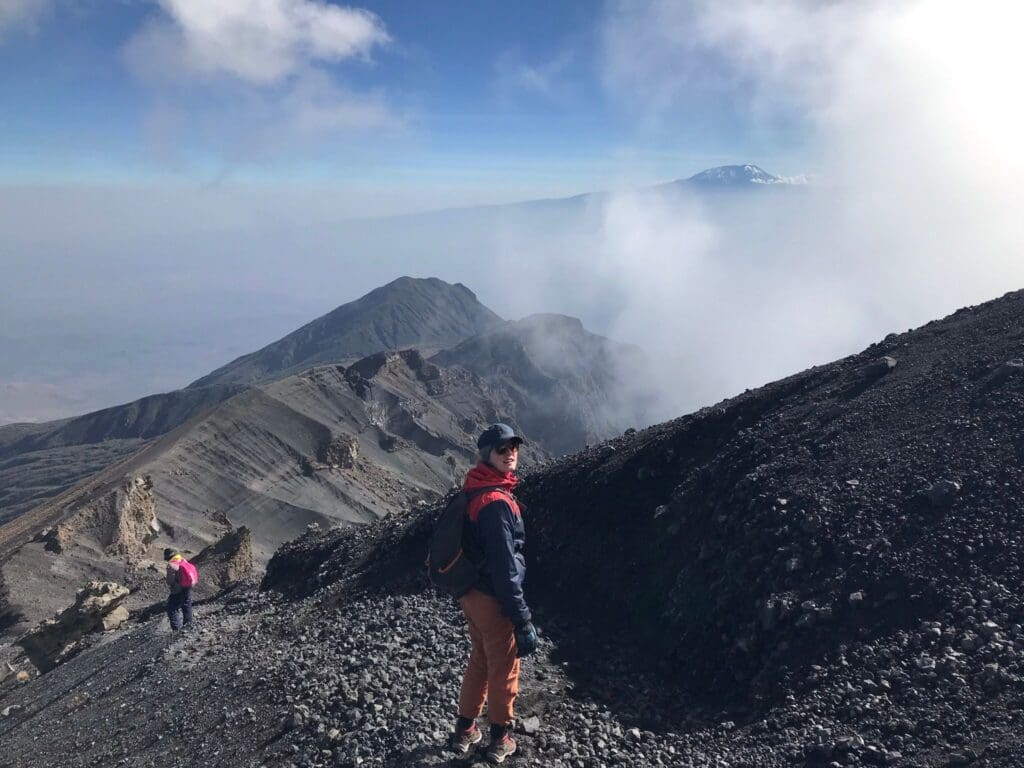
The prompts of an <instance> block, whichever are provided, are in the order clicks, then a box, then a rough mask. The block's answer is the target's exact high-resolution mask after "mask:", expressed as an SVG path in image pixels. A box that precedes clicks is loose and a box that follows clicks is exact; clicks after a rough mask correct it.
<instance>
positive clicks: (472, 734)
mask: <svg viewBox="0 0 1024 768" xmlns="http://www.w3.org/2000/svg"><path fill="white" fill-rule="evenodd" d="M483 738H484V735H483V734H482V733H480V729H479V728H477V727H476V723H473V724H472V725H471V726H469V728H456V729H455V733H453V734H452V738H451V742H449V746H450V747H451V750H452V752H454V753H455V754H457V755H464V754H466V753H467V752H469V750H470V749H472V748H473V746H474V745H475V744H479V743H480V742H481V741H482V740H483Z"/></svg>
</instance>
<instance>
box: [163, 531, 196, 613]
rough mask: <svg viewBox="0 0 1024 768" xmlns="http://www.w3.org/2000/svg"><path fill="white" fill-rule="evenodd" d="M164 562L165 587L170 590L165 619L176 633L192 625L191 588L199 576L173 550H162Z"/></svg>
mask: <svg viewBox="0 0 1024 768" xmlns="http://www.w3.org/2000/svg"><path fill="white" fill-rule="evenodd" d="M164 560H166V561H167V573H166V579H167V586H168V587H169V588H170V590H171V594H170V595H169V596H168V598H167V618H168V620H170V622H171V629H172V630H174V631H177V630H179V629H181V628H182V626H185V627H189V626H191V625H192V587H194V586H195V584H196V582H197V581H198V580H199V574H198V573H197V572H196V567H195V566H194V565H192V563H190V562H189V561H188V560H186V559H185V558H184V557H182V556H181V554H180V553H178V552H175V551H174V550H173V549H170V548H167V549H165V550H164ZM179 613H180V615H179Z"/></svg>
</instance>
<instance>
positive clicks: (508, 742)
mask: <svg viewBox="0 0 1024 768" xmlns="http://www.w3.org/2000/svg"><path fill="white" fill-rule="evenodd" d="M515 751H516V740H515V739H513V738H512V737H511V736H509V734H508V732H507V731H506V732H505V733H504V734H502V735H501V736H500V737H499V738H497V739H494V740H492V741H491V745H490V746H489V747H488V748H487V759H488V760H489V761H490V762H492V763H499V764H500V763H504V762H505V758H506V757H508V756H509V755H514V754H515Z"/></svg>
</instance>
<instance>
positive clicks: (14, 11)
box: [0, 0, 54, 34]
mask: <svg viewBox="0 0 1024 768" xmlns="http://www.w3.org/2000/svg"><path fill="white" fill-rule="evenodd" d="M53 2H54V0H3V2H0V34H3V33H4V32H5V31H7V30H12V29H28V30H29V31H35V29H36V26H37V25H38V23H39V22H40V21H41V20H42V19H43V18H44V17H46V16H48V15H49V14H50V13H52V11H53Z"/></svg>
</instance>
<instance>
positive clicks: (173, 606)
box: [167, 587, 192, 629]
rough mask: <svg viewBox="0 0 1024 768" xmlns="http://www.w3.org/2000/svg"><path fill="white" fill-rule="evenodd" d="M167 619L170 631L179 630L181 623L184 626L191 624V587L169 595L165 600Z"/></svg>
mask: <svg viewBox="0 0 1024 768" xmlns="http://www.w3.org/2000/svg"><path fill="white" fill-rule="evenodd" d="M179 611H180V615H179ZM167 618H168V619H169V620H170V622H171V629H181V626H182V624H183V623H184V624H185V625H186V626H187V625H189V624H191V623H192V587H185V588H184V589H182V590H181V591H180V592H172V593H171V596H170V597H168V598H167Z"/></svg>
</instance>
